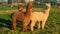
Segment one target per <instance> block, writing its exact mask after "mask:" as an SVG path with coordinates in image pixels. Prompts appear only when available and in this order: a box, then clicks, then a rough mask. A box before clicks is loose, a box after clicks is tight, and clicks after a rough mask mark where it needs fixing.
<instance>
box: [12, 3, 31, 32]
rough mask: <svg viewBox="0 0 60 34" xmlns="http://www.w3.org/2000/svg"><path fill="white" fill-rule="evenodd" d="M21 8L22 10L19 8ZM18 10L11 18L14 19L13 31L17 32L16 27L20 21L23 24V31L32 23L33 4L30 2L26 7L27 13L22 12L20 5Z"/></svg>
mask: <svg viewBox="0 0 60 34" xmlns="http://www.w3.org/2000/svg"><path fill="white" fill-rule="evenodd" d="M19 7H20V8H19ZM18 10H19V11H17V12H14V13H13V14H12V15H11V17H12V23H13V25H12V29H13V30H16V25H17V22H18V21H21V22H22V24H23V31H26V30H27V26H28V24H29V22H30V17H31V12H32V3H31V2H29V3H28V4H27V7H26V13H23V12H22V5H18Z"/></svg>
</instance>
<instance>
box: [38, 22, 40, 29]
mask: <svg viewBox="0 0 60 34" xmlns="http://www.w3.org/2000/svg"><path fill="white" fill-rule="evenodd" d="M38 29H40V21H39V23H38Z"/></svg>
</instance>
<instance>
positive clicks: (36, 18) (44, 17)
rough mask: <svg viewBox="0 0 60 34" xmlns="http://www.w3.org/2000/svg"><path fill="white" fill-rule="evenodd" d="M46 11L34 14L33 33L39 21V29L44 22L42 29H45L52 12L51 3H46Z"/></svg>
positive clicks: (32, 17)
mask: <svg viewBox="0 0 60 34" xmlns="http://www.w3.org/2000/svg"><path fill="white" fill-rule="evenodd" d="M45 6H46V9H45V10H44V12H33V13H32V16H31V21H32V22H31V25H30V27H31V31H33V28H34V26H35V23H36V21H38V29H40V22H41V21H42V29H44V26H45V23H46V20H47V18H48V15H49V11H50V3H46V4H45Z"/></svg>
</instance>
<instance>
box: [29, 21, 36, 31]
mask: <svg viewBox="0 0 60 34" xmlns="http://www.w3.org/2000/svg"><path fill="white" fill-rule="evenodd" d="M34 26H35V21H32V22H31V25H30V28H31V31H33V28H34Z"/></svg>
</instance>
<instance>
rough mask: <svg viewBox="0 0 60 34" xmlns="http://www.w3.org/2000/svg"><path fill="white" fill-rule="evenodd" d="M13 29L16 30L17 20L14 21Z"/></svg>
mask: <svg viewBox="0 0 60 34" xmlns="http://www.w3.org/2000/svg"><path fill="white" fill-rule="evenodd" d="M12 30H16V21H13V25H12Z"/></svg>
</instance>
